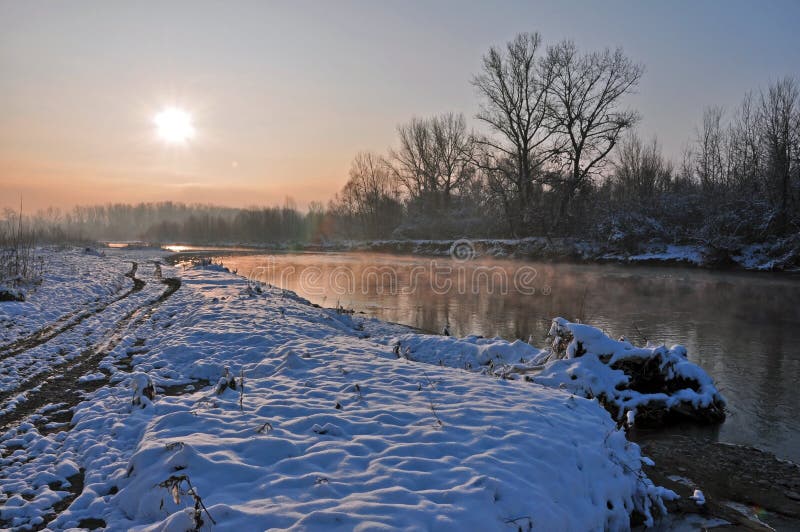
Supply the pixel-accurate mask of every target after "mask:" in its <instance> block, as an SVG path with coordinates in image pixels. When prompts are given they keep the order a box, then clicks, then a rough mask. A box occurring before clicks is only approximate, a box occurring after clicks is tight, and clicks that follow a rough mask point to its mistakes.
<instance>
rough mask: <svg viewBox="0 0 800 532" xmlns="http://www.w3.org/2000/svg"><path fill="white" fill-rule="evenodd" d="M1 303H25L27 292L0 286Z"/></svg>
mask: <svg viewBox="0 0 800 532" xmlns="http://www.w3.org/2000/svg"><path fill="white" fill-rule="evenodd" d="M0 301H25V292H24V291H23V290H22V289H20V288H17V287H12V286H4V285H2V284H0Z"/></svg>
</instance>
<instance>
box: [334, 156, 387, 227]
mask: <svg viewBox="0 0 800 532" xmlns="http://www.w3.org/2000/svg"><path fill="white" fill-rule="evenodd" d="M397 196H398V191H397V188H396V184H395V181H394V179H392V175H391V172H390V169H389V165H388V164H387V162H386V160H385V159H384V158H383V157H381V156H379V155H376V154H374V153H371V152H361V153H358V154H357V155H356V157H355V158H354V159H353V163H352V165H351V167H350V179H349V180H348V182H347V184H346V185H345V186H344V188H343V189H342V191H341V193H340V194H339V195H338V196H337V201H336V203H337V204H338V205H334V206H333V208H334V210H337V211H339V212H340V213H342V214H344V215H346V216H348V217H350V218H352V219H353V220H354V221H357V222H358V223H359V224H360V226H361V227H362V228H363V233H364V235H365V236H367V237H369V238H375V237H380V236H385V235H387V234H388V233H389V232H390V231H391V229H392V228H393V227H394V226H395V225H396V223H397V222H398V221H399V218H400V215H401V214H402V206H401V205H400V203H399V202H398V201H397V199H396V198H397Z"/></svg>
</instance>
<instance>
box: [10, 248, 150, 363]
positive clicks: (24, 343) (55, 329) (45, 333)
mask: <svg viewBox="0 0 800 532" xmlns="http://www.w3.org/2000/svg"><path fill="white" fill-rule="evenodd" d="M138 268H139V265H138V263H136V262H132V263H131V270H130V271H129V272H127V273H126V274H125V277H128V278H130V279H131V280H133V287H131V288H130V289H128V290H126V291H125V292H123V293H122V294H120V295H119V296H117V297H115V298H113V299H110V300H109V301H107V302H105V303H103V304H101V305H100V306H97V307H94V308H92V309H90V310H76V311H74V312H70V313H67V314H66V315H64V316H62V317H60V318H59V319H58V320H56V321H55V322H53V323H50V324H48V325H46V326H45V327H42V328H41V329H39V330H38V331H35V332H34V333H32V334H29V335H28V336H26V337H24V338H20V339H18V340H15V341H14V342H11V343H10V344H6V345H4V346H0V360H3V359H5V358H10V357H12V356H15V355H18V354H20V353H23V352H25V351H27V350H28V349H33V348H34V347H37V346H40V345H42V344H44V343H47V342H49V341H50V340H53V339H54V338H56V337H57V336H59V335H60V334H62V333H65V332H67V331H69V330H71V329H73V328H75V327H76V326H78V325H80V324H81V323H82V322H83V321H84V320H86V318H88V317H90V316H93V315H95V314H99V313H101V312H103V311H104V310H105V309H106V308H108V306H109V305H113V304H114V303H116V302H118V301H121V300H123V299H125V298H126V297H128V296H130V295H131V294H135V293H136V292H139V291H141V290H142V288H144V286H145V284H147V283H145V282H144V281H143V280H141V279H139V278H137V277H136V271H137V270H138Z"/></svg>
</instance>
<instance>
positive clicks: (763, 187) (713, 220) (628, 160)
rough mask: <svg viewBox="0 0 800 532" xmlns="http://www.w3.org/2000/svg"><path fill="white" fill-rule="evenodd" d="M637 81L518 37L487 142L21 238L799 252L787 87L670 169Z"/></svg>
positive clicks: (99, 215)
mask: <svg viewBox="0 0 800 532" xmlns="http://www.w3.org/2000/svg"><path fill="white" fill-rule="evenodd" d="M643 73H644V68H643V66H642V65H639V64H636V63H634V62H633V61H632V60H631V59H629V58H628V57H627V56H626V55H625V54H624V53H623V51H622V50H619V49H617V50H602V51H589V52H585V51H581V50H579V49H578V48H577V47H576V46H575V45H574V44H573V43H572V42H569V41H564V42H561V43H558V44H555V45H551V46H544V45H543V44H542V42H541V39H540V37H539V35H538V34H520V35H518V36H517V37H515V38H514V39H513V40H512V41H510V42H509V43H507V45H506V46H504V47H500V48H495V47H493V48H491V49H490V50H489V51H488V52H487V53H486V54H485V55H484V57H483V61H482V67H481V70H480V72H478V73H477V75H475V76H474V77H473V79H472V85H473V86H474V87H475V90H476V92H477V94H478V95H479V97H480V107H479V108H478V110H477V112H476V115H475V116H476V118H477V120H478V123H479V124H481V125H482V129H481V130H479V131H473V130H470V129H469V128H468V126H467V122H466V120H465V118H464V116H463V115H460V114H453V113H444V114H441V115H436V116H431V117H415V118H411V119H410V120H409V121H408V122H407V123H404V124H401V125H400V126H398V128H397V141H396V143H395V145H394V146H393V147H391V148H390V149H389V150H388V151H387V152H386V153H383V154H378V153H371V152H363V153H359V154H357V155H356V156H355V158H354V160H353V163H352V166H351V170H350V175H349V179H348V181H347V183H346V184H345V186H344V187H343V188H342V190H341V191H340V192H339V193H338V194H337V195H336V197H335V198H333V199H332V200H331V201H330V202H329V203H328V205H323V204H322V203H313V204H311V206H310V207H309V209H308V210H307V211H304V212H301V211H299V210H298V209H297V208H295V206H294V205H293V203H292V202H291V201H290V200H287V201H286V203H285V204H284V205H283V206H282V207H269V208H246V209H233V208H222V207H215V206H208V205H186V204H182V203H172V202H164V203H147V204H138V205H124V204H115V205H105V206H91V207H78V208H75V209H74V210H72V211H70V212H68V213H61V212H59V211H57V210H52V209H51V210H48V211H46V212H40V213H38V214H37V215H35V216H29V217H26V220H27V221H26V223H27V224H28V226H29V227H30V228H31V230H34V231H36V232H37V234H39V235H40V237H41V238H44V239H48V238H52V239H59V238H67V237H70V238H91V239H109V240H132V239H136V240H139V239H141V240H148V241H159V242H174V241H179V242H192V243H211V242H219V243H221V242H241V243H275V242H286V241H299V242H309V241H311V242H317V241H323V240H336V239H386V238H459V237H525V236H580V237H584V238H590V239H594V240H603V241H608V242H610V243H612V244H614V245H617V246H621V247H630V248H635V247H636V246H637V245H638V244H639V243H642V242H653V241H660V242H664V243H703V244H707V245H711V246H715V247H720V248H730V249H734V248H736V247H737V246H741V245H743V244H747V243H754V242H764V241H767V240H770V239H773V240H774V239H776V238H777V239H780V238H784V239H785V238H795V239H797V238H796V235H797V234H798V232H800V96H799V95H798V82H797V80H796V79H795V78H793V77H786V78H783V79H780V80H778V81H774V82H771V83H769V84H767V85H765V86H764V87H763V88H760V89H756V90H755V91H754V92H750V93H748V94H746V95H745V96H744V98H743V100H742V102H741V104H740V105H739V106H738V107H737V108H735V109H727V110H726V109H723V108H721V107H716V106H712V107H710V108H708V109H707V110H706V111H705V113H704V114H703V116H702V117H699V119H700V120H699V125H698V126H696V127H695V130H694V132H693V133H692V134H690V135H689V137H688V143H687V146H686V149H685V152H684V154H683V157H682V160H681V161H679V162H673V161H669V160H667V159H666V158H665V157H664V156H663V155H662V152H661V149H660V146H659V144H658V142H657V140H656V139H652V140H648V141H645V140H642V139H641V138H640V137H639V136H638V135H637V134H636V132H635V126H636V124H637V122H638V120H639V115H638V113H637V112H636V110H634V109H631V108H629V107H627V106H626V105H625V100H626V97H627V96H628V95H629V94H630V93H631V92H632V91H633V90H635V89H636V87H637V85H638V83H639V80H640V78H641V76H642V75H643ZM689 127H691V126H689ZM689 127H687V130H688V129H689ZM5 218H6V219H8V220H11V219H15V215H14V214H13V213H12V212H11V211H9V212H7V213H6V216H5ZM797 245H798V246H800V243H797Z"/></svg>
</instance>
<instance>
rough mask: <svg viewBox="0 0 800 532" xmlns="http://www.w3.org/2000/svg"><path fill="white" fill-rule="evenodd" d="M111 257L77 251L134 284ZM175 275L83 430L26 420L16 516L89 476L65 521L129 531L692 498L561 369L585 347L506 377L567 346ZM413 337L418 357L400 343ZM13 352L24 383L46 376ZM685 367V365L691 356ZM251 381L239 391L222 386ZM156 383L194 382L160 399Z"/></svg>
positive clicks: (623, 523) (14, 466)
mask: <svg viewBox="0 0 800 532" xmlns="http://www.w3.org/2000/svg"><path fill="white" fill-rule="evenodd" d="M108 255H109V256H108V257H102V258H101V257H95V256H88V255H82V254H81V255H75V256H74V257H73V258H74V259H75V260H94V261H96V263H95V264H94V265H93V269H94V270H97V271H96V272H95V275H93V276H87V277H84V278H85V279H87V280H88V279H89V278H91V279H94V280H95V281H94V282H96V280H97V279H105V280H107V281H108V282H110V283H112V286H116V285H114V284H113V283H114V279H116V278H117V276H118V275H120V272H121V271H122V272H123V273H124V271H123V270H122V269H121V268H120V266H121V265H122V264H124V262H123V259H122V257H123V256H122V255H119V258H118V257H117V256H116V255H113V254H112V253H110V252H109V253H108ZM52 264H53V270H56V268H57V267H58V266H57V265H58V264H59V263H58V260H54V262H53V263H52ZM151 270H152V268H150V269H146V268H142V267H140V269H139V273H138V276H139V277H140V278H142V279H144V280H145V281H146V282H147V284H146V286H145V287H144V288H143V289H142V291H141V293H137V294H134V295H132V296H131V297H129V298H126V299H125V300H122V301H120V302H119V303H118V306H119V308H116V307H114V308H111V309H109V310H110V311H111V312H110V314H111V315H112V316H116V318H117V319H119V317H120V316H121V315H124V314H125V313H127V312H131V311H132V310H133V309H135V308H137V305H138V306H141V305H144V304H146V303H147V302H150V301H153V299H154V297H155V296H157V295H158V294H159V293H161V292H162V291H163V290H164V286H163V285H161V284H160V283H158V282H156V279H155V278H154V275H155V274H154V273H153V272H152V271H151ZM164 270H165V271H164V276H172V275H182V285H181V288H180V289H179V290H178V291H177V292H175V293H174V294H173V295H172V296H171V297H169V298H168V299H166V300H165V301H164V302H163V304H161V305H160V306H159V307H157V309H156V310H155V311H153V312H152V313H151V314H147V315H146V317H147V319H145V320H143V321H141V322H136V324H135V326H134V325H131V326H130V328H129V329H126V330H125V336H124V339H123V340H122V341H120V342H119V343H118V344H116V345H115V346H114V347H113V349H111V350H110V353H109V355H108V356H107V357H106V359H105V360H103V362H101V364H100V368H101V369H102V370H103V373H99V375H104V376H105V374H106V373H107V374H109V375H110V377H109V384H107V385H105V386H102V387H100V388H99V389H96V390H94V391H92V392H87V394H86V396H85V400H84V401H83V402H82V403H80V404H79V405H78V406H77V407H76V408H75V409H74V415H73V417H72V421H71V427H69V430H61V431H47V430H43V429H42V428H41V427H40V426H39V425H36V424H34V423H33V422H31V421H24V422H22V423H20V424H19V425H17V426H15V427H12V428H10V429H9V430H8V431H7V432H6V433H5V434H3V435H2V436H0V450H2V458H0V478H2V484H3V494H2V495H0V504H2V507H0V519H2V520H3V521H4V522H7V523H9V525H10V526H12V527H18V528H20V529H24V528H25V527H32V526H36V525H38V524H39V523H42V522H43V520H44V519H45V517H46V516H47V515H48V514H49V513H50V512H51V511H52V510H51V509H52V507H53V505H54V504H55V503H57V502H58V501H61V500H62V499H64V498H65V497H67V495H68V491H69V488H70V486H69V482H68V481H67V478H68V477H73V476H74V475H79V474H83V476H84V478H83V489H82V491H81V492H80V494H77V496H76V497H75V499H74V500H72V501H71V503H70V504H69V506H68V507H67V509H66V510H64V511H63V512H61V513H60V514H59V515H58V516H57V517H56V518H55V519H54V521H52V522H51V523H50V524H49V525H48V526H49V528H51V529H67V528H71V527H78V526H79V523H80V522H81V520H82V519H87V518H95V519H102V520H103V521H104V522H105V523H106V526H107V527H108V528H109V529H113V530H122V529H129V530H185V529H187V528H191V527H193V526H195V525H196V524H197V523H198V522H199V520H202V521H203V526H202V529H203V530H210V529H212V528H215V529H216V528H218V529H222V530H230V529H237V528H238V529H241V530H256V529H261V530H263V529H267V528H279V529H312V530H329V529H338V530H353V529H389V528H391V529H415V530H419V529H427V530H444V529H453V528H458V529H468V530H507V529H509V527H512V528H516V527H522V528H523V529H526V528H529V527H532V528H534V529H541V530H607V529H614V530H616V529H626V528H628V526H629V516H630V513H631V512H632V511H634V510H636V511H638V512H640V513H642V514H644V515H645V517H646V519H647V522H648V523H652V522H653V518H654V516H655V514H657V513H658V512H657V510H656V509H659V510H660V511H664V510H663V501H664V500H669V499H672V498H675V497H676V495H675V494H674V493H672V492H671V491H669V490H665V489H663V488H659V487H657V486H655V485H653V483H652V482H651V481H650V480H649V479H647V477H646V476H645V474H644V473H643V471H642V464H643V463H647V462H648V460H647V459H646V458H645V457H643V456H642V455H641V452H640V449H639V447H638V446H637V445H635V444H633V443H631V442H629V441H627V439H626V437H625V434H624V432H623V431H622V430H620V429H619V428H618V426H617V423H616V422H615V421H614V420H613V419H612V418H611V417H610V416H609V415H608V413H607V412H606V411H605V410H604V409H603V407H602V406H601V405H600V404H599V403H598V402H597V401H596V400H593V399H587V398H585V397H583V396H582V394H578V393H573V390H570V389H569V386H566V387H562V386H561V382H562V380H561V378H560V376H561V373H562V372H563V371H566V369H565V368H562V367H561V364H565V365H569V364H577V363H579V359H567V360H563V361H555V362H548V363H547V365H546V367H547V368H549V370H548V373H547V376H546V377H544V378H543V379H542V380H543V382H541V383H531V382H528V381H527V380H525V379H515V378H506V379H498V378H496V377H495V375H497V374H498V372H499V371H500V370H501V369H502V368H505V371H507V370H508V368H518V369H519V368H532V367H540V366H541V365H542V364H544V363H545V359H546V358H547V356H548V354H549V351H545V350H540V349H537V348H535V347H532V346H530V345H528V344H527V343H524V342H521V341H517V342H511V343H509V342H507V341H505V340H502V339H500V338H491V339H489V338H479V337H467V338H461V339H457V338H453V337H445V336H433V335H421V334H415V333H410V332H409V331H408V329H406V328H403V327H401V326H397V325H392V324H387V323H382V322H379V321H375V320H369V319H364V318H361V317H355V316H352V315H347V314H339V313H337V312H335V311H334V310H329V309H320V308H315V307H313V306H311V305H310V304H308V302H306V301H305V300H303V299H302V298H299V297H297V296H296V295H294V294H292V293H290V292H285V291H282V290H278V289H273V288H268V287H264V288H263V289H262V290H261V291H260V293H258V292H256V291H254V290H253V289H252V288H251V286H250V285H249V284H248V283H247V282H246V281H245V280H244V279H242V278H239V277H236V276H234V275H233V274H231V273H229V272H226V271H224V270H222V269H220V268H198V269H186V270H183V271H181V270H179V269H174V268H166V267H165V268H164ZM53 275H54V277H51V279H53V281H51V282H57V281H56V279H57V278H58V277H57V276H56V273H55V272H54V273H53ZM44 286H45V287H47V286H48V285H46V284H45V285H44ZM71 286H73V288H74V289H75V290H76V292H77V293H76V294H75V295H74V296H69V297H67V299H66V301H74V302H77V301H79V300H80V299H81V297H83V296H84V295H85V292H81V290H83V289H82V288H81V287H80V283H79V282H78V281H75V282H74V283H72V285H71ZM90 290H91V289H90ZM40 292H44V290H41V289H40ZM111 293H115V291H111ZM42 297H45V296H42ZM47 297H49V296H47ZM34 304H35V303H34ZM30 308H32V307H30ZM62 310H66V308H64V309H62ZM30 311H31V310H28V311H26V312H30ZM59 316H60V314H58V313H54V314H52V315H51V316H50V317H49V318H45V319H50V320H53V319H58V317H59ZM113 321H114V320H113V318H110V317H107V316H106V312H105V311H104V312H102V313H100V314H99V315H98V317H97V321H96V322H93V323H91V324H90V323H88V320H87V323H82V324H80V325H79V326H77V327H76V328H75V330H74V331H71V332H69V333H64V335H66V336H64V335H62V336H61V337H60V338H62V340H63V342H62V345H64V342H65V343H66V345H68V350H69V351H70V352H75V353H77V352H78V348H79V347H80V346H82V345H85V340H83V338H82V335H83V334H84V333H86V332H87V331H88V332H89V333H90V335H89V337H90V340H91V341H92V342H102V341H103V335H104V334H107V333H108V331H110V330H113V328H114V323H113ZM31 323H33V322H31ZM559 323H560V325H561V326H564V327H568V328H569V327H571V326H572V325H575V328H574V330H573V331H572V332H573V334H574V335H575V338H579V337H580V338H585V340H586V342H587V343H586V346H587V348H588V347H591V348H594V347H595V346H599V347H605V346H608V347H611V348H614V351H613V353H612V354H613V355H615V356H616V355H618V356H620V357H621V356H623V355H625V356H628V355H631V354H632V353H634V354H635V353H637V352H638V351H636V349H635V348H633V347H632V346H630V344H624V343H614V341H612V340H610V339H607V338H602V337H600V336H598V335H596V334H595V333H594V331H593V330H592V328H587V326H577V325H576V324H568V323H567V322H563V323H561V322H559ZM19 330H20V331H21V330H22V328H20V329H19ZM92 331H94V332H92ZM398 341H399V342H400V344H401V346H402V347H403V351H404V352H406V351H407V352H408V354H409V356H408V357H404V356H400V357H398V356H397V355H396V354H395V353H394V346H395V344H396V343H397V342H398ZM628 346H630V347H628ZM31 351H33V352H32V353H27V354H26V356H27V357H28V365H30V363H31V362H35V363H37V364H39V365H42V366H44V367H47V366H48V365H49V364H53V363H58V361H60V360H61V359H59V358H57V357H55V358H54V357H52V356H50V355H52V351H53V350H52V349H51V348H49V347H48V346H47V344H45V345H42V346H39V347H38V348H36V349H34V350H31ZM666 352H668V353H670V356H675V357H678V356H681V355H680V350H679V349H675V348H673V350H671V351H666ZM684 353H685V352H684ZM13 358H15V359H16V358H19V357H13ZM581 359H583V360H584V361H589V360H591V359H592V357H591V356H589V355H586V354H584V355H583V356H582V357H581ZM670 360H672V359H670ZM123 361H127V362H126V364H129V366H126V365H125V364H123V363H122V362H123ZM8 363H9V364H12V366H10V367H14V368H17V370H15V371H17V374H18V376H19V379H18V380H19V381H22V382H24V381H25V379H28V378H32V376H35V375H37V374H38V373H37V372H36V371H32V370H31V371H28V370H25V371H22V369H19V368H21V367H22V366H21V365H20V364H17V366H13V364H14V363H15V362H14V361H13V360H11V361H8ZM598 363H599V362H598ZM3 364H6V361H3ZM4 367H5V366H4ZM25 367H26V368H27V367H28V366H27V365H26V366H25ZM604 367H605V368H606V369H605V370H602V371H601V373H600V376H601V377H600V378H601V379H606V380H608V382H607V383H606V384H604V385H607V384H609V383H611V382H614V381H613V379H608V377H609V374H608V369H607V367H606V366H604ZM464 368H467V369H464ZM486 368H490V369H489V370H488V371H483V370H484V369H486ZM590 369H592V368H591V367H590V366H586V367H584V368H583V369H581V371H585V372H588V371H589V370H590ZM673 369H674V370H675V371H684V369H681V367H680V363H679V361H678V362H677V363H676V364H675V365H674V367H673ZM26 371H27V372H26ZM687 371H688V370H687ZM97 375H98V373H97V372H94V373H89V374H87V375H85V376H84V377H85V378H94V377H95V376H97ZM242 376H243V378H244V387H243V388H242V386H241V377H242ZM231 378H234V379H236V381H234V386H235V388H234V387H231V386H227V387H225V386H216V385H210V384H209V383H214V384H216V383H217V382H218V381H220V379H223V380H225V382H228V383H230V382H231ZM586 378H587V379H589V378H590V377H589V376H588V373H586ZM535 379H536V378H535ZM544 381H552V382H544ZM582 382H583V383H584V384H585V382H588V381H582ZM151 383H152V385H154V387H155V388H156V389H157V390H158V389H169V390H175V389H178V388H180V387H181V385H189V384H190V385H191V386H187V387H185V388H183V389H182V391H178V392H175V391H172V392H169V393H170V394H169V395H164V394H163V393H161V394H157V395H156V396H155V397H154V398H153V399H152V400H151V399H149V398H148V396H147V394H146V393H144V390H146V389H148V388H149V387H150V385H151ZM568 384H569V383H568ZM1 385H2V386H4V387H5V386H17V385H19V383H17V384H12V383H11V382H10V381H9V382H6V381H3V383H2V384H1ZM564 388H566V389H564ZM3 389H6V388H3ZM132 396H133V401H132ZM23 399H24V398H23ZM137 399H138V401H137ZM133 403H135V404H133ZM2 406H3V408H5V409H8V408H12V409H13V408H14V406H8V405H6V404H4V405H2ZM60 409H63V406H60V405H55V404H54V405H51V406H48V407H45V408H43V409H40V410H39V411H38V412H37V414H36V416H39V417H38V418H37V419H40V418H41V417H42V416H46V415H48V414H49V413H50V412H56V411H58V410H60ZM66 428H67V427H65V429H66ZM198 498H199V500H200V501H202V505H200V503H199V502H196V501H197V500H198ZM203 507H205V509H203ZM195 508H197V510H196V509H195ZM212 519H213V521H214V522H215V523H216V525H214V523H212V521H211V520H212Z"/></svg>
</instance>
